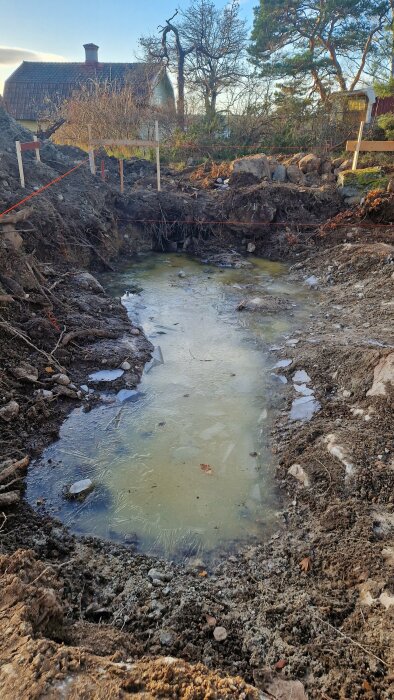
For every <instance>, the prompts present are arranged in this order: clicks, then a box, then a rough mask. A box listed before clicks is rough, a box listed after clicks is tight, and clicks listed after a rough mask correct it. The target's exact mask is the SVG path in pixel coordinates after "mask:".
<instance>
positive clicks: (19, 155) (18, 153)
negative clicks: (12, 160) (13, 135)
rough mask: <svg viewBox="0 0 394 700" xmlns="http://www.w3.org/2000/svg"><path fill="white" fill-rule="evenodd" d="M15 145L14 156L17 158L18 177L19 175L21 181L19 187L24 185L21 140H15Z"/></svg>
mask: <svg viewBox="0 0 394 700" xmlns="http://www.w3.org/2000/svg"><path fill="white" fill-rule="evenodd" d="M15 147H16V157H17V159H18V168H19V177H20V181H21V187H23V188H24V187H25V173H24V172H23V161H22V150H21V142H20V141H15Z"/></svg>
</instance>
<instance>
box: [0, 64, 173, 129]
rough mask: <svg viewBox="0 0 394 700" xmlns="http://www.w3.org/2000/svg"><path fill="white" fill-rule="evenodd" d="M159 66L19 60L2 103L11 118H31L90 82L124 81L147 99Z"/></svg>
mask: <svg viewBox="0 0 394 700" xmlns="http://www.w3.org/2000/svg"><path fill="white" fill-rule="evenodd" d="M163 70H164V69H163V67H162V66H159V65H154V64H148V63H93V62H90V63H86V62H85V63H45V62H40V63H39V62H35V61H23V63H22V64H21V65H20V66H19V68H17V69H16V71H15V72H14V73H12V75H11V76H10V77H9V78H8V80H6V82H5V85H4V96H3V97H4V104H5V107H6V109H7V111H8V112H9V114H11V116H13V117H14V118H15V119H26V120H35V119H37V118H38V117H39V116H40V114H42V113H43V112H44V111H45V109H47V108H48V105H49V104H50V103H51V104H55V105H59V104H60V103H61V102H63V101H64V100H66V99H68V98H69V97H70V96H71V95H72V93H73V92H74V90H76V89H78V88H79V87H82V86H83V85H86V84H88V83H89V82H90V81H97V80H98V81H100V82H104V81H110V82H113V83H114V84H116V86H118V87H123V86H124V85H125V82H126V80H127V84H130V87H131V89H132V91H133V93H134V94H135V96H136V97H138V99H139V100H142V101H143V100H144V99H149V91H150V89H151V88H152V86H153V85H154V84H155V83H156V82H157V81H158V79H159V77H160V75H161V73H162V71H163Z"/></svg>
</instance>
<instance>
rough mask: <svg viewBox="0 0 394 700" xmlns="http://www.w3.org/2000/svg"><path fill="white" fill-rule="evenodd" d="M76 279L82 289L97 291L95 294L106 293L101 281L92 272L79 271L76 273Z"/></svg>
mask: <svg viewBox="0 0 394 700" xmlns="http://www.w3.org/2000/svg"><path fill="white" fill-rule="evenodd" d="M74 280H75V282H76V284H77V285H78V287H81V289H86V290H89V291H91V292H95V294H104V289H103V287H102V286H101V284H100V282H98V281H97V280H96V278H95V277H93V275H91V274H90V272H78V274H77V275H74Z"/></svg>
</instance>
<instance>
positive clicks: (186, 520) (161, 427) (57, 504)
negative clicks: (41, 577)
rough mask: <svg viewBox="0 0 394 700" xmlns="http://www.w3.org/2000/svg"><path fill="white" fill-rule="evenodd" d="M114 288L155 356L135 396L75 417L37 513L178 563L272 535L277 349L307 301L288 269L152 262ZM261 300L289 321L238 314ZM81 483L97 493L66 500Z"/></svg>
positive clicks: (65, 429) (44, 462) (39, 493)
mask: <svg viewBox="0 0 394 700" xmlns="http://www.w3.org/2000/svg"><path fill="white" fill-rule="evenodd" d="M180 272H181V275H180V276H179V273H180ZM183 273H184V275H183ZM105 282H106V284H107V288H108V289H109V290H110V291H111V292H112V293H113V294H114V295H119V294H121V295H122V298H123V303H124V304H125V306H126V308H127V311H128V313H129V315H130V317H131V318H132V320H133V321H134V322H136V323H138V324H141V325H142V326H143V328H144V331H145V333H146V334H147V336H148V337H149V339H150V340H151V342H152V343H153V344H154V345H155V346H156V351H155V354H154V359H153V362H150V363H149V365H147V367H146V371H145V374H144V376H143V379H142V382H141V384H140V386H139V387H138V390H137V391H127V390H122V391H121V392H119V394H118V396H117V397H116V400H115V401H114V402H113V403H110V404H108V403H107V404H105V405H103V406H100V407H99V408H95V409H93V410H92V411H91V412H90V413H84V412H83V411H82V409H80V408H78V409H76V410H75V411H74V412H73V413H72V414H71V415H70V416H69V418H68V419H67V420H66V421H65V423H64V424H63V426H62V429H61V432H60V440H59V441H58V442H56V443H55V444H54V445H52V446H51V447H49V448H48V449H47V450H46V451H45V453H44V455H43V458H42V459H41V460H40V461H39V462H37V463H36V464H35V465H33V467H32V468H31V470H30V472H29V476H28V490H27V495H28V499H29V501H30V502H31V503H32V504H34V505H35V504H36V503H37V501H38V502H40V501H41V502H42V499H45V500H44V507H45V509H46V510H47V511H48V512H50V513H52V514H53V515H55V516H56V517H59V518H60V519H61V520H62V521H63V522H64V523H66V524H67V525H69V526H70V528H71V529H72V530H74V531H76V532H80V533H85V534H93V535H96V536H100V537H103V538H106V539H112V540H117V541H122V542H126V543H130V544H135V545H136V546H137V547H138V548H139V549H140V550H142V551H145V552H150V553H155V554H159V555H163V556H166V557H169V558H183V557H187V556H191V555H199V554H201V553H204V555H207V554H208V552H211V551H213V550H216V551H218V550H219V551H223V550H226V549H228V548H229V547H230V546H231V545H232V544H233V543H236V542H243V541H251V540H253V539H256V538H257V539H261V538H262V537H264V536H265V535H266V534H267V533H268V532H270V531H272V528H273V527H275V524H276V517H277V516H276V513H275V510H276V502H275V501H276V499H275V492H274V485H273V466H272V459H271V457H270V453H269V450H268V446H267V443H268V436H269V425H270V417H271V414H272V410H273V409H274V408H275V407H276V406H279V405H280V402H281V400H282V399H281V397H282V391H283V384H282V383H281V381H280V380H278V378H277V377H275V376H274V374H272V368H273V366H274V365H275V362H276V360H275V356H274V355H273V354H272V353H269V347H270V346H271V345H272V344H273V343H278V342H283V340H284V335H285V336H286V334H287V335H288V334H291V332H293V331H294V329H296V328H297V327H299V325H300V319H301V317H302V308H301V304H300V303H299V302H300V298H301V292H300V290H299V289H297V288H294V287H292V286H291V285H290V284H289V282H288V281H287V278H286V268H285V267H284V266H282V265H280V264H278V263H272V262H266V261H261V260H255V261H254V267H253V268H251V269H241V270H233V269H231V270H230V269H227V270H219V269H218V268H209V267H206V266H205V267H204V266H202V265H199V264H198V263H195V262H193V261H191V260H189V259H187V258H185V257H182V256H178V255H173V256H168V255H150V256H146V257H142V258H141V259H140V262H138V263H136V264H134V265H130V266H129V267H128V268H127V269H126V270H125V271H124V272H123V273H120V274H117V275H113V276H109V277H106V279H105ZM141 289H142V291H140V290H141ZM128 290H133V291H131V292H130V291H128ZM251 291H252V292H253V295H254V296H256V294H260V295H266V294H272V295H274V296H276V297H278V296H279V297H281V298H285V299H288V300H290V301H291V303H292V304H293V306H291V311H286V312H280V313H278V312H276V313H275V314H273V315H264V314H263V315H262V314H260V313H248V312H237V311H235V308H236V306H237V304H238V303H239V302H240V300H241V299H242V298H243V296H244V295H247V294H248V293H250V292H251ZM297 299H298V302H297ZM125 359H126V358H125ZM162 360H163V361H162ZM88 384H89V382H88ZM106 387H110V383H108V384H106ZM104 391H105V392H107V394H108V389H107V388H105V389H104ZM80 479H91V480H92V481H93V484H94V489H93V490H92V491H91V492H90V493H89V495H87V497H86V499H85V500H84V501H81V502H79V501H70V500H67V499H65V498H64V489H65V487H66V486H67V485H68V486H69V485H70V484H72V483H73V482H76V481H78V480H80Z"/></svg>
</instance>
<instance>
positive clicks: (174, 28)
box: [140, 0, 247, 129]
mask: <svg viewBox="0 0 394 700" xmlns="http://www.w3.org/2000/svg"><path fill="white" fill-rule="evenodd" d="M175 18H178V19H177V21H176V23H175V22H174V20H175ZM158 29H159V35H160V36H159V37H156V36H148V37H142V38H141V39H140V45H141V46H142V48H143V50H144V55H145V58H147V59H148V60H155V61H163V62H164V63H165V65H167V66H168V67H169V68H170V70H171V69H172V70H174V71H175V72H176V75H177V89H178V101H177V114H178V123H179V126H180V127H181V128H182V129H184V126H185V91H186V88H187V90H188V91H189V92H193V93H194V94H195V93H196V92H197V94H198V95H199V97H200V98H201V99H202V101H203V104H204V106H205V113H206V115H207V116H208V118H209V119H212V118H213V117H214V116H215V115H216V109H217V100H218V97H219V95H221V94H222V93H223V92H224V91H225V90H226V89H227V88H229V87H232V86H233V85H234V84H235V83H236V81H237V80H238V79H240V78H241V77H242V76H243V75H244V72H245V69H244V66H243V65H242V59H243V56H244V52H245V49H246V41H247V29H246V22H244V21H243V20H241V19H240V17H239V3H238V0H230V2H229V3H228V4H227V5H226V7H225V8H224V9H223V10H219V9H218V8H217V7H215V4H214V2H213V1H212V0H192V1H191V4H190V5H189V7H188V8H187V9H186V10H182V11H181V12H179V11H178V10H177V11H176V12H175V14H174V15H173V16H172V17H171V18H170V19H167V20H166V23H165V25H164V26H159V27H158Z"/></svg>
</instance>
